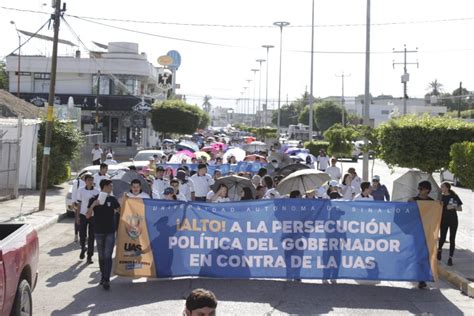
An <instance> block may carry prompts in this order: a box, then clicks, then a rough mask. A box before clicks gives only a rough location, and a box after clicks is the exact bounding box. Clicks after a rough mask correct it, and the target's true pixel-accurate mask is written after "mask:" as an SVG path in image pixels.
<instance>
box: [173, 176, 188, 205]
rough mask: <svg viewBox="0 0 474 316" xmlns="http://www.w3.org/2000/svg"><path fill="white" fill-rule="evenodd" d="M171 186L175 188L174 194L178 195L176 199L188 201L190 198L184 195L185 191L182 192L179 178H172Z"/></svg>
mask: <svg viewBox="0 0 474 316" xmlns="http://www.w3.org/2000/svg"><path fill="white" fill-rule="evenodd" d="M170 186H171V187H172V188H173V190H174V195H175V196H176V200H178V201H184V202H187V201H188V200H187V199H186V197H185V196H184V194H183V193H181V192H180V185H179V180H178V179H176V178H174V179H171V181H170Z"/></svg>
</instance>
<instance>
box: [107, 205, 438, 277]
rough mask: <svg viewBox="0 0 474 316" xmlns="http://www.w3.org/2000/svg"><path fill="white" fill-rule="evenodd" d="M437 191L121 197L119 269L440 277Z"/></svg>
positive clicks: (153, 273) (168, 273)
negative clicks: (408, 197)
mask: <svg viewBox="0 0 474 316" xmlns="http://www.w3.org/2000/svg"><path fill="white" fill-rule="evenodd" d="M441 211H442V208H441V204H440V203H439V202H437V201H418V202H377V201H334V200H315V199H275V200H258V201H256V200H253V201H248V202H247V201H240V202H227V203H198V202H179V201H164V200H151V199H145V200H140V199H127V200H126V201H125V203H124V209H123V210H122V213H121V220H120V224H119V230H118V239H117V250H116V264H115V273H116V274H118V275H122V276H145V277H154V278H169V277H182V276H190V277H191V276H193V277H194V276H201V277H213V278H244V279H249V278H269V279H272V278H278V279H282V278H283V279H362V280H395V281H434V280H437V262H436V250H437V244H436V242H437V238H438V232H439V223H440V219H441Z"/></svg>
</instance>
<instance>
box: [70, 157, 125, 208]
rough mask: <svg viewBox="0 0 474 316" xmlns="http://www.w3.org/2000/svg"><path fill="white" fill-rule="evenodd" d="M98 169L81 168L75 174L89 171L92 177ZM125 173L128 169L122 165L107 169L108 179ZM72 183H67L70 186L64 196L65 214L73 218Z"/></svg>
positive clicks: (93, 167)
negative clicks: (122, 172) (121, 172)
mask: <svg viewBox="0 0 474 316" xmlns="http://www.w3.org/2000/svg"><path fill="white" fill-rule="evenodd" d="M99 169H100V166H99V165H93V166H88V167H85V168H83V169H82V170H81V171H79V172H78V173H77V174H81V173H83V172H84V171H89V172H90V173H92V175H95V174H96V173H98V172H99ZM122 170H123V171H126V170H129V169H128V167H126V166H123V165H110V166H109V167H108V172H107V174H108V175H109V177H113V176H115V175H116V174H117V173H118V172H119V171H122ZM72 183H73V182H72V181H70V182H69V184H70V186H69V190H68V191H67V194H66V201H65V202H66V212H67V213H68V215H69V216H71V217H73V216H74V209H73V207H72V204H73V202H74V201H73V200H72Z"/></svg>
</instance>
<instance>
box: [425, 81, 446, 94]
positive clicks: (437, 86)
mask: <svg viewBox="0 0 474 316" xmlns="http://www.w3.org/2000/svg"><path fill="white" fill-rule="evenodd" d="M428 89H429V90H431V92H430V93H429V95H436V96H439V95H441V92H443V84H442V83H440V82H438V79H435V80H433V81H431V82H430V83H428Z"/></svg>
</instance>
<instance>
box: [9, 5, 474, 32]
mask: <svg viewBox="0 0 474 316" xmlns="http://www.w3.org/2000/svg"><path fill="white" fill-rule="evenodd" d="M0 8H1V9H4V10H11V11H18V12H26V13H36V14H47V15H49V13H47V12H42V11H37V10H28V9H19V8H11V7H5V6H0ZM64 15H65V16H69V17H74V18H81V19H89V20H100V21H111V22H122V23H140V24H161V25H175V26H187V27H189V26H191V27H221V28H274V26H273V25H266V24H265V25H251V24H249V25H246V24H210V23H179V22H167V21H146V20H137V19H119V18H107V17H93V16H81V15H74V14H64ZM472 20H474V17H460V18H447V19H434V20H420V21H393V22H381V23H372V24H371V26H390V25H405V24H429V23H447V22H463V21H472ZM289 27H290V28H310V27H311V25H305V24H300V25H298V24H296V25H291V26H289ZM314 27H319V28H332V27H365V23H341V24H315V25H314Z"/></svg>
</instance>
